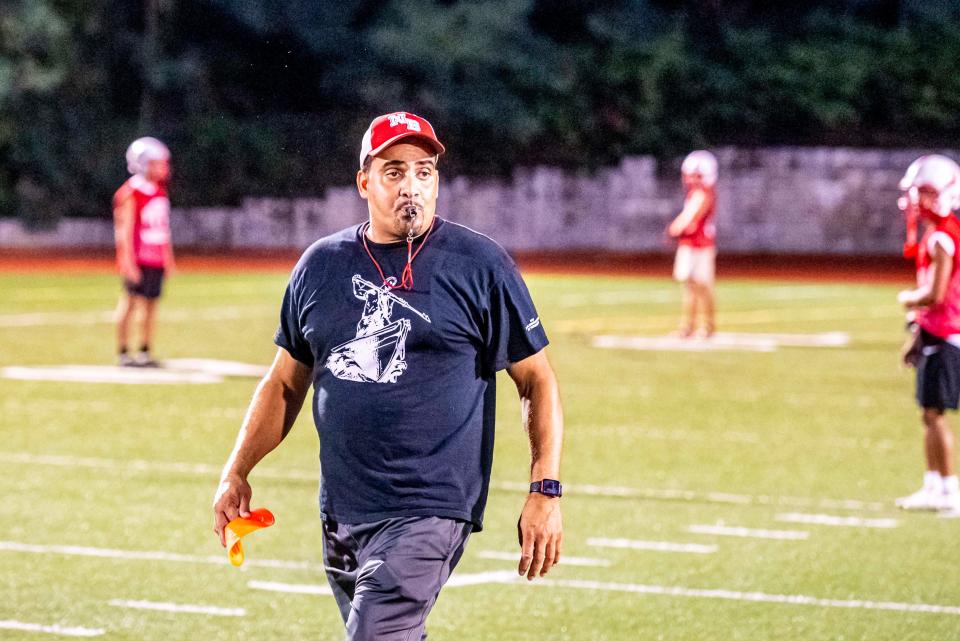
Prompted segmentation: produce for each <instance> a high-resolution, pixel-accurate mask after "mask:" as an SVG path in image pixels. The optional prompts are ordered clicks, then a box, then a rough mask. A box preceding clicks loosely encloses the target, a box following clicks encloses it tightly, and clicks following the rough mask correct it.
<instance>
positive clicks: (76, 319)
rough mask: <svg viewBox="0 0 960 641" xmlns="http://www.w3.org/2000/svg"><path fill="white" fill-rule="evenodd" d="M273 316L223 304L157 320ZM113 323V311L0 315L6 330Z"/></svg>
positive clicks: (271, 311)
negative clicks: (7, 328) (9, 328)
mask: <svg viewBox="0 0 960 641" xmlns="http://www.w3.org/2000/svg"><path fill="white" fill-rule="evenodd" d="M276 313H277V307H276V306H275V305H245V306H240V305H227V306H223V307H200V308H195V309H170V308H164V309H163V310H162V311H161V312H160V318H161V320H163V321H164V322H189V321H222V320H240V319H246V318H263V317H264V316H267V315H271V316H272V315H275V314H276ZM115 322H116V312H113V311H89V312H32V313H24V314H0V329H2V328H6V327H59V326H71V327H72V326H76V325H104V324H112V323H115Z"/></svg>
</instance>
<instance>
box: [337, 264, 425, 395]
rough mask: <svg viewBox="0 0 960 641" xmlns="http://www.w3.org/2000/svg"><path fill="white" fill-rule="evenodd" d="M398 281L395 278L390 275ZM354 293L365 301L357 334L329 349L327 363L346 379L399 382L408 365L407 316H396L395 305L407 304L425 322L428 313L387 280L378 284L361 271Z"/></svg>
mask: <svg viewBox="0 0 960 641" xmlns="http://www.w3.org/2000/svg"><path fill="white" fill-rule="evenodd" d="M388 280H389V281H391V282H390V284H396V279H395V278H393V277H391V278H390V279H388ZM352 281H353V295H354V296H356V297H357V298H359V299H360V300H362V301H363V303H364V304H363V312H362V314H361V316H360V322H359V323H357V335H356V337H355V338H352V339H350V340H348V341H346V342H344V343H341V344H340V345H337V346H336V347H334V348H333V349H331V350H330V356H329V357H328V358H327V362H326V367H327V369H329V370H330V373H331V374H333V375H334V376H336V377H337V378H339V379H342V380H345V381H358V382H362V383H396V382H397V379H398V378H400V375H401V374H403V372H404V371H405V370H406V369H407V361H406V355H407V350H406V346H407V334H408V333H409V332H410V328H411V322H410V319H408V318H398V319H396V320H393V312H394V307H395V306H400V307H404V308H406V309H407V310H408V311H409V312H411V313H413V314H416V315H417V316H419V317H420V318H422V319H423V320H424V321H426V322H428V323H429V322H430V317H429V316H428V315H427V314H424V313H423V312H421V311H419V310H417V309H416V308H414V307H413V306H412V305H411V304H410V303H408V302H407V301H405V300H404V299H402V298H400V297H399V296H397V295H396V294H394V293H393V291H391V290H392V288H391V287H390V285H388V284H384V285H383V286H382V287H377V286H376V285H374V284H373V283H371V282H370V281H368V280H365V279H364V278H363V277H361V276H360V275H359V274H354V275H353V279H352Z"/></svg>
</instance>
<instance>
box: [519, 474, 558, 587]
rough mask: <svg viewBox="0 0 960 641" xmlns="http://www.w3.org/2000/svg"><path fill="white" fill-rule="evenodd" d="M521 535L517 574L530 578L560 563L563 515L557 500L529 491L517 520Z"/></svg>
mask: <svg viewBox="0 0 960 641" xmlns="http://www.w3.org/2000/svg"><path fill="white" fill-rule="evenodd" d="M517 533H518V535H519V537H520V567H519V568H518V571H519V573H520V575H521V576H522V575H524V574H526V575H527V580H528V581H533V579H534V578H536V577H537V576H538V575H539V576H543V575H545V574H546V573H547V572H549V571H550V568H552V567H553V566H554V565H556V564H557V563H559V562H560V548H561V547H562V544H563V518H562V517H561V516H560V499H559V498H553V497H549V496H545V495H543V494H539V493H537V492H531V493H530V495H529V496H528V497H527V502H526V503H525V504H524V506H523V512H521V513H520V521H519V522H518V523H517Z"/></svg>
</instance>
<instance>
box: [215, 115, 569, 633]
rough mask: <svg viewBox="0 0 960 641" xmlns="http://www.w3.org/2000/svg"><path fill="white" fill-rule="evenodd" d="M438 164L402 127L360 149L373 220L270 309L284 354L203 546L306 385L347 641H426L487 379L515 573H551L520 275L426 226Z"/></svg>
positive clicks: (249, 424)
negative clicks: (518, 455)
mask: <svg viewBox="0 0 960 641" xmlns="http://www.w3.org/2000/svg"><path fill="white" fill-rule="evenodd" d="M443 152H444V148H443V145H442V144H440V141H439V140H438V139H437V136H436V134H435V133H434V130H433V127H432V126H431V125H430V123H429V122H427V121H426V120H425V119H423V118H421V117H419V116H416V115H414V114H411V113H406V112H399V113H392V114H387V115H384V116H380V117H378V118H376V119H374V120H373V122H372V123H371V124H370V127H369V129H368V130H367V132H366V134H365V135H364V137H363V140H362V143H361V151H360V170H359V171H358V172H357V188H358V190H359V193H360V197H361V198H363V199H365V200H366V201H367V205H368V209H369V220H368V221H365V222H364V223H363V224H360V225H356V226H353V227H350V228H348V229H345V230H343V231H340V232H338V233H336V234H333V235H331V236H327V237H326V238H322V239H320V240H318V241H317V242H315V243H314V244H313V245H312V246H311V247H310V248H309V249H308V250H307V251H306V252H305V253H304V254H303V256H302V257H301V259H300V261H299V262H298V263H297V266H296V267H295V268H294V270H293V273H292V275H291V278H290V282H289V285H288V286H287V290H286V293H285V295H284V298H283V306H282V309H281V313H280V326H279V329H278V330H277V333H276V336H275V338H274V342H275V343H276V344H277V345H278V346H279V349H278V351H277V356H276V359H275V360H274V362H273V365H272V367H271V368H270V371H269V373H268V374H267V375H266V376H265V377H264V379H263V381H261V383H260V385H259V387H258V388H257V391H256V393H255V395H254V398H253V400H252V402H251V405H250V408H249V410H248V412H247V416H246V419H245V420H244V424H243V426H242V427H241V429H240V433H239V435H238V436H237V441H236V445H235V447H234V449H233V452H232V453H231V455H230V457H229V459H228V460H227V463H226V466H225V467H224V470H223V475H222V477H221V480H220V486H219V488H218V490H217V493H216V497H215V499H214V505H213V512H214V519H215V524H214V531H215V532H216V533H217V534H218V535H219V537H220V541H221V544H224V543H225V540H224V526H225V525H226V524H227V522H229V521H230V520H231V519H233V518H236V517H237V516H246V515H247V514H248V512H249V509H250V496H251V488H250V485H249V484H248V483H247V477H248V475H249V474H250V471H251V470H252V469H253V467H254V466H255V465H256V464H257V463H258V462H259V461H260V460H261V459H262V458H263V457H264V456H265V455H266V454H267V453H268V452H270V451H271V450H273V449H274V448H275V447H277V445H279V444H280V442H281V441H282V440H283V438H284V437H285V436H286V434H287V433H288V431H289V430H290V428H291V427H292V426H293V423H294V420H295V419H296V417H297V414H298V413H299V411H300V408H301V406H302V404H303V401H304V399H305V398H306V394H307V391H308V390H309V388H310V385H311V383H312V384H313V390H314V393H313V417H314V422H315V423H316V428H317V433H318V435H319V437H320V476H321V488H320V514H321V517H322V520H323V557H324V564H325V566H326V570H327V579H328V581H329V582H330V585H331V587H332V588H333V592H334V595H335V597H336V601H337V605H338V607H339V608H340V612H341V614H342V616H343V619H344V622H345V624H346V628H347V638H348V639H350V640H353V641H359V640H361V639H362V640H369V639H378V640H380V641H384V640H394V639H395V640H398V641H399V640H408V639H420V638H421V637H425V636H426V632H425V631H424V622H425V619H426V616H427V614H428V613H429V611H430V609H431V608H432V607H433V604H434V602H435V601H436V599H437V596H438V594H439V592H440V588H441V587H442V586H443V584H444V583H445V582H446V580H447V579H448V578H449V576H450V573H451V572H452V571H453V569H454V567H455V566H456V564H457V562H458V561H459V559H460V557H461V555H462V554H463V551H464V548H465V546H466V542H467V538H468V537H469V536H470V534H471V533H472V532H477V531H479V530H480V529H481V528H482V526H483V511H484V505H485V503H486V499H487V491H488V488H489V484H490V468H491V464H492V460H493V440H494V418H495V401H496V372H497V371H498V370H501V369H506V370H507V372H508V373H509V375H510V377H511V378H512V379H513V381H514V383H515V384H516V386H517V391H518V392H519V394H520V399H521V406H522V419H523V423H524V427H525V429H526V430H527V433H528V435H529V440H530V449H531V454H532V462H531V466H530V481H531V487H530V494H529V495H528V496H527V499H526V502H525V504H524V506H523V510H522V512H521V514H520V521H519V533H520V547H521V551H520V560H519V568H518V570H519V573H520V574H521V575H526V577H527V578H528V579H533V578H534V577H535V576H537V575H540V576H542V575H544V574H546V573H547V572H548V571H549V570H550V568H551V566H553V565H555V564H556V563H557V562H558V561H559V559H560V548H561V543H562V539H563V526H562V521H561V516H560V495H561V487H560V482H559V478H560V452H561V442H562V433H563V418H562V411H561V406H560V398H559V392H558V389H557V382H556V378H555V376H554V373H553V370H552V369H551V367H550V364H549V363H548V361H547V357H546V354H545V350H544V348H545V347H546V345H547V337H546V334H545V332H544V329H543V326H542V325H541V323H540V318H539V316H538V314H537V311H536V309H535V307H534V305H533V301H532V300H531V299H530V294H529V292H528V291H527V288H526V285H525V284H524V282H523V280H522V278H521V276H520V273H519V272H518V270H517V267H516V265H515V264H514V263H513V261H512V260H511V259H510V257H509V256H508V255H507V253H506V252H505V251H504V250H503V248H501V247H500V246H499V245H498V244H497V243H495V242H494V241H492V240H491V239H489V238H488V237H486V236H483V235H482V234H479V233H477V232H474V231H472V230H470V229H468V228H466V227H463V226H461V225H458V224H456V223H453V222H450V221H447V220H444V219H442V218H440V217H439V216H437V215H436V214H435V210H436V203H437V194H438V190H439V182H440V175H439V172H438V170H437V162H438V159H439V156H440V155H441V154H442V153H443Z"/></svg>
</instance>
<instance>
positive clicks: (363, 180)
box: [357, 169, 370, 200]
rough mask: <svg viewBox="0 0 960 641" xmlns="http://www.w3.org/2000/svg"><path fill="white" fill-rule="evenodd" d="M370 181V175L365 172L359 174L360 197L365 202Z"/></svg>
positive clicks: (358, 189)
mask: <svg viewBox="0 0 960 641" xmlns="http://www.w3.org/2000/svg"><path fill="white" fill-rule="evenodd" d="M368 180H370V175H369V174H368V173H367V172H365V171H364V170H362V169H361V170H360V171H358V172H357V191H358V192H360V197H361V198H363V199H364V200H366V199H367V181H368Z"/></svg>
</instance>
